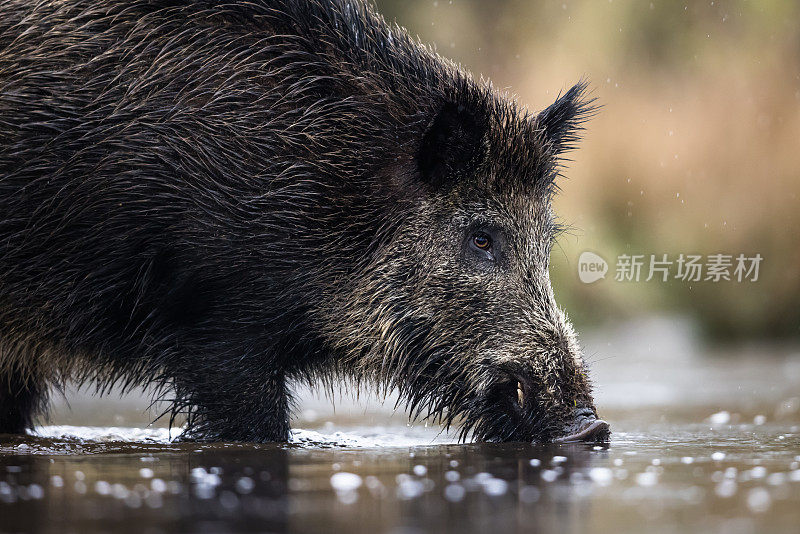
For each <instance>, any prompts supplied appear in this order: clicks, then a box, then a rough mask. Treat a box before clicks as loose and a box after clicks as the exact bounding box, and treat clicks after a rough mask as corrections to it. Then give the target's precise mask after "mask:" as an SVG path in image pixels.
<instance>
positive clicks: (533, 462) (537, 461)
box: [528, 458, 542, 467]
mask: <svg viewBox="0 0 800 534" xmlns="http://www.w3.org/2000/svg"><path fill="white" fill-rule="evenodd" d="M528 463H529V464H531V465H532V466H533V467H539V466H540V465H542V461H541V460H540V459H538V458H531V460H530V461H529V462H528Z"/></svg>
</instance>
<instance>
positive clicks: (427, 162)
mask: <svg viewBox="0 0 800 534" xmlns="http://www.w3.org/2000/svg"><path fill="white" fill-rule="evenodd" d="M487 128H488V125H487V120H486V119H485V118H484V117H483V116H481V115H479V114H476V113H473V112H471V111H470V110H469V109H467V108H466V107H465V106H464V105H461V104H456V103H453V102H448V103H446V104H444V105H443V106H442V107H441V109H439V112H438V113H437V114H436V117H434V118H433V120H432V121H431V122H430V124H429V125H428V129H427V130H426V131H425V135H423V137H422V143H421V144H420V147H419V153H418V154H417V163H418V165H419V172H420V176H421V177H422V180H423V181H424V182H426V183H428V184H431V185H433V186H439V185H442V184H444V183H445V182H446V181H447V180H449V179H452V178H454V177H458V176H463V175H466V174H467V173H469V172H470V171H472V170H474V169H475V167H476V166H477V165H478V164H479V163H480V161H481V160H482V159H483V156H484V154H485V148H484V143H483V138H484V137H485V135H486V131H487Z"/></svg>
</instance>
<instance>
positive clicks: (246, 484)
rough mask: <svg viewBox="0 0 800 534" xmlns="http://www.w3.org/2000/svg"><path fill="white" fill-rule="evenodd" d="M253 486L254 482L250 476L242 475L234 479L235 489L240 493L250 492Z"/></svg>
mask: <svg viewBox="0 0 800 534" xmlns="http://www.w3.org/2000/svg"><path fill="white" fill-rule="evenodd" d="M255 486H256V483H255V482H253V479H252V478H250V477H242V478H240V479H239V480H237V481H236V491H238V492H239V493H242V494H245V493H250V492H251V491H253V488H254V487H255Z"/></svg>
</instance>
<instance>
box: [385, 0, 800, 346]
mask: <svg viewBox="0 0 800 534" xmlns="http://www.w3.org/2000/svg"><path fill="white" fill-rule="evenodd" d="M376 3H377V5H378V8H379V10H380V11H381V12H382V13H383V14H384V15H385V16H386V18H387V19H389V20H392V19H395V20H396V21H397V22H398V23H399V24H401V25H403V26H406V27H407V28H408V29H409V30H410V31H411V32H412V33H413V34H417V35H419V36H420V37H421V38H422V40H423V41H426V42H429V43H433V44H435V46H436V48H437V50H438V51H439V52H440V53H441V54H442V55H445V56H447V57H450V58H452V59H454V60H456V61H458V62H460V63H462V64H463V65H464V67H465V68H467V69H468V70H470V71H472V72H473V73H474V74H475V75H483V76H485V77H488V78H490V79H491V80H492V82H493V83H494V84H495V86H497V87H500V88H507V90H508V91H509V92H510V93H512V94H515V95H516V96H517V97H518V100H519V102H520V103H521V104H523V105H526V106H528V107H529V108H531V109H534V110H540V109H542V108H544V107H546V106H547V105H549V104H550V103H551V102H552V101H553V100H554V98H555V97H556V96H557V94H558V92H559V91H563V90H565V89H567V88H569V86H570V85H571V84H573V83H575V82H577V81H579V80H580V79H581V78H584V77H586V78H588V80H589V81H590V82H591V86H592V88H593V96H595V97H596V98H597V101H598V103H599V104H601V105H602V106H603V107H602V110H601V111H600V113H599V114H598V115H597V117H595V118H594V119H593V120H592V121H591V122H589V123H588V124H587V125H586V132H585V135H584V140H583V142H582V143H581V145H580V148H579V150H578V151H576V152H574V153H572V156H571V157H572V159H573V160H574V161H573V163H572V164H570V166H569V168H568V169H567V172H566V174H567V177H568V179H567V180H564V181H562V183H561V187H562V190H563V193H562V194H561V196H560V197H559V198H558V199H557V201H556V210H557V212H558V214H559V216H560V217H561V219H562V220H563V222H564V223H565V224H568V225H570V226H571V227H572V229H571V231H570V232H569V233H568V234H567V235H564V236H562V237H561V238H560V239H559V241H558V245H557V246H556V247H555V248H554V252H553V258H552V262H553V267H552V274H553V279H554V286H555V290H556V296H557V297H558V299H559V301H560V303H561V304H562V306H563V307H565V308H566V309H567V311H568V312H569V313H570V315H571V316H572V318H573V319H574V320H575V322H576V323H577V325H578V326H579V327H582V326H602V325H604V324H606V325H607V324H609V323H611V324H613V323H614V322H616V321H618V320H620V319H630V318H633V317H639V316H641V315H643V314H648V315H649V314H653V315H679V316H690V317H692V318H694V319H695V320H696V324H697V325H698V327H699V332H700V333H701V335H703V336H705V337H706V338H707V339H709V340H714V341H727V340H731V341H734V340H740V339H742V338H748V339H761V340H763V339H776V338H780V339H783V338H787V337H794V338H797V337H800V228H798V225H799V224H800V209H799V208H800V201H799V199H798V193H799V192H800V3H798V2H793V1H783V2H781V1H771V0H757V1H752V0H751V1H720V0H714V1H711V0H708V1H704V2H688V3H677V2H669V1H654V2H647V1H644V2H642V1H627V0H626V1H620V0H613V1H609V0H603V1H581V2H575V1H561V0H559V1H530V0H495V1H482V0H438V1H434V0H377V1H376ZM584 250H591V251H593V252H596V253H598V254H600V255H601V256H602V257H603V258H604V259H605V260H606V261H608V262H609V266H610V272H609V274H608V275H607V277H606V279H604V280H600V281H598V282H596V283H594V284H591V285H586V284H582V283H581V282H580V281H579V279H578V276H577V263H578V257H579V255H580V253H581V252H582V251H584ZM681 253H683V254H702V255H708V254H717V253H724V254H731V255H734V257H735V256H736V255H738V254H740V253H741V254H745V255H746V256H754V255H755V254H756V253H759V254H761V256H762V257H763V261H762V263H761V265H760V271H759V280H758V281H757V282H736V281H730V282H725V281H720V282H717V283H714V282H699V283H688V282H683V281H675V280H673V281H671V282H661V281H651V282H644V281H640V282H638V283H636V282H616V281H614V264H615V263H616V259H617V257H618V255H620V254H644V255H646V256H648V257H649V255H650V254H656V255H658V256H660V255H661V254H670V256H673V257H672V258H671V259H675V257H677V255H678V254H681ZM645 269H646V265H645ZM673 269H675V266H674V265H673ZM673 272H675V271H674V270H673ZM645 274H646V273H645ZM644 277H646V276H643V278H644Z"/></svg>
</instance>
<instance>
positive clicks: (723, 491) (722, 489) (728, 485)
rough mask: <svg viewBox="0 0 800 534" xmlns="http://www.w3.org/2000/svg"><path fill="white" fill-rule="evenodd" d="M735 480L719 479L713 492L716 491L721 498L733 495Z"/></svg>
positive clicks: (734, 493)
mask: <svg viewBox="0 0 800 534" xmlns="http://www.w3.org/2000/svg"><path fill="white" fill-rule="evenodd" d="M736 489H737V485H736V481H735V480H731V479H729V478H726V479H725V480H723V481H721V482H720V483H719V484H717V486H716V487H715V488H714V493H716V494H717V495H718V496H719V497H722V498H723V499H727V498H729V497H733V496H734V495H736Z"/></svg>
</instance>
